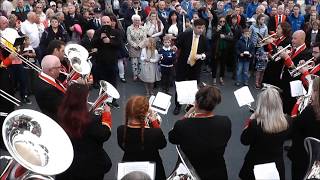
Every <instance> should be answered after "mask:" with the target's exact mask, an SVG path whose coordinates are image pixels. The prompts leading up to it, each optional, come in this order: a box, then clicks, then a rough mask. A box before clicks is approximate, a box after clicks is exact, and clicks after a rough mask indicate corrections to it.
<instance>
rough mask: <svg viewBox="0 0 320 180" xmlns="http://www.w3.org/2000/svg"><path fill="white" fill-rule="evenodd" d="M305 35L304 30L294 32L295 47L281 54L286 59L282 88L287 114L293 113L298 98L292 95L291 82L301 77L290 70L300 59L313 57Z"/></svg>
mask: <svg viewBox="0 0 320 180" xmlns="http://www.w3.org/2000/svg"><path fill="white" fill-rule="evenodd" d="M305 37H306V34H305V32H304V31H302V30H298V31H296V32H294V33H293V35H292V41H291V43H292V48H293V49H292V50H291V52H287V51H283V52H282V53H280V54H279V56H280V57H281V59H283V60H284V63H283V68H282V72H281V75H280V79H281V89H282V90H283V94H282V98H283V105H284V106H283V111H284V113H287V114H290V113H291V110H292V108H293V106H294V104H295V102H296V99H295V98H294V97H291V90H290V82H291V81H293V80H297V79H299V77H295V78H294V77H291V75H290V73H289V70H290V69H294V68H295V67H297V66H298V64H299V61H300V60H302V59H310V58H311V53H310V52H309V51H308V49H307V48H306V44H305Z"/></svg>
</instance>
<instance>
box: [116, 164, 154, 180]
mask: <svg viewBox="0 0 320 180" xmlns="http://www.w3.org/2000/svg"><path fill="white" fill-rule="evenodd" d="M155 166H156V165H155V163H151V162H148V161H141V162H124V163H118V175H117V180H120V179H121V178H123V176H125V175H126V174H128V173H130V172H132V171H141V172H144V173H146V174H148V175H149V176H150V177H151V179H152V180H154V178H155Z"/></svg>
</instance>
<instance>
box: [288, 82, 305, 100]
mask: <svg viewBox="0 0 320 180" xmlns="http://www.w3.org/2000/svg"><path fill="white" fill-rule="evenodd" d="M290 89H291V97H298V96H303V95H305V94H306V90H305V89H304V87H303V85H302V81H300V80H295V81H291V82H290Z"/></svg>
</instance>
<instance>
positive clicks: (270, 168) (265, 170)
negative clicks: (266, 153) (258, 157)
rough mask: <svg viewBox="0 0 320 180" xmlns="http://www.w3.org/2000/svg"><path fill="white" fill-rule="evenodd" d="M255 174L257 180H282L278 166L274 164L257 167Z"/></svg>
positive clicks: (255, 167) (254, 170)
mask: <svg viewBox="0 0 320 180" xmlns="http://www.w3.org/2000/svg"><path fill="white" fill-rule="evenodd" d="M253 172H254V177H255V178H256V180H266V179H272V180H278V179H280V176H279V172H278V170H277V167H276V164H275V163H274V162H272V163H266V164H259V165H255V166H254V169H253Z"/></svg>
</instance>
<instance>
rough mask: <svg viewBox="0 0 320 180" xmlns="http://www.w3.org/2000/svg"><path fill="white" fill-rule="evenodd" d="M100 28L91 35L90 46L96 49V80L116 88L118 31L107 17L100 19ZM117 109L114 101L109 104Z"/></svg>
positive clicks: (119, 41) (119, 40)
mask: <svg viewBox="0 0 320 180" xmlns="http://www.w3.org/2000/svg"><path fill="white" fill-rule="evenodd" d="M101 25H102V26H101V27H100V28H99V29H97V30H96V31H95V33H94V35H93V40H92V44H93V47H94V48H97V50H98V51H97V56H96V63H97V71H98V73H97V74H98V79H99V80H105V81H108V82H109V83H111V84H112V85H113V86H114V87H116V82H117V81H116V80H117V68H118V49H119V48H120V47H121V37H120V33H119V31H116V30H114V29H112V28H111V19H110V17H108V16H103V17H102V18H101ZM111 105H112V106H114V107H117V108H118V107H119V105H118V104H117V102H116V101H115V100H114V101H113V102H112V104H111Z"/></svg>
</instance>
